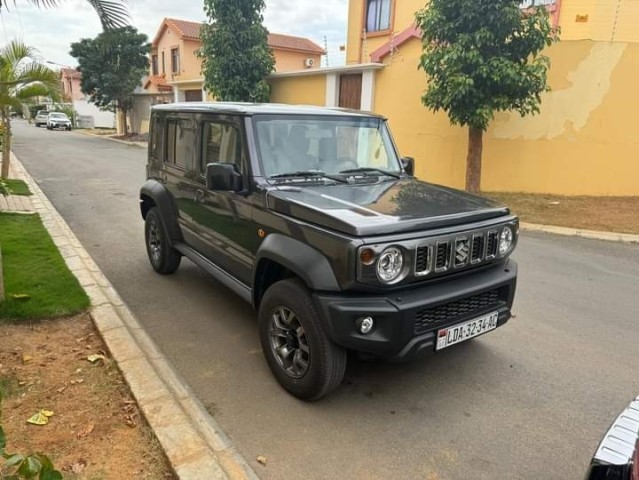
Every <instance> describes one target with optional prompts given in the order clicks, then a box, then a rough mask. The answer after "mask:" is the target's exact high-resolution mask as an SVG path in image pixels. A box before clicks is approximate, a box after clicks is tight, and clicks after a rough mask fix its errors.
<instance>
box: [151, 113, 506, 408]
mask: <svg viewBox="0 0 639 480" xmlns="http://www.w3.org/2000/svg"><path fill="white" fill-rule="evenodd" d="M147 177H148V180H147V182H146V184H145V185H144V186H143V187H142V190H141V192H140V201H141V210H142V217H143V218H144V219H145V234H146V246H147V251H148V256H149V260H150V262H151V265H152V266H153V268H154V269H155V270H156V271H157V272H158V273H161V274H170V273H172V272H174V271H175V270H176V269H177V268H178V266H179V264H180V260H181V257H182V256H185V257H187V258H189V259H190V260H191V261H193V262H194V263H196V264H197V265H199V266H200V267H202V268H203V269H204V270H206V271H207V272H209V273H210V274H211V275H213V276H214V277H215V278H217V279H218V280H219V281H220V282H221V283H223V284H224V285H226V286H227V287H228V288H229V289H231V290H233V291H234V292H235V293H237V294H238V295H240V296H241V297H242V298H244V299H245V300H246V301H247V302H249V303H251V304H252V305H253V306H254V308H255V309H256V310H257V312H258V328H259V334H260V340H261V343H262V348H263V351H264V355H265V357H266V360H267V362H268V365H269V367H270V368H271V370H272V372H273V374H274V376H275V378H276V379H277V380H278V381H279V382H280V384H281V385H282V386H283V387H284V388H285V389H286V390H287V391H289V392H290V393H291V394H293V395H295V396H297V397H299V398H302V399H305V400H315V399H318V398H320V397H322V396H324V395H326V394H327V393H329V392H330V391H331V390H333V389H334V388H336V387H337V386H338V385H339V384H340V382H341V381H342V379H343V376H344V372H345V368H346V358H347V357H346V352H347V350H352V351H356V352H362V353H365V354H371V355H375V356H381V357H387V358H392V359H405V358H412V357H415V356H417V355H421V354H426V353H434V352H437V351H440V350H442V349H444V348H447V347H450V346H453V345H456V344H458V343H460V342H463V341H465V340H468V339H471V338H474V337H476V336H478V335H481V334H484V333H486V332H489V331H491V330H493V329H495V328H497V327H499V326H501V325H503V324H504V323H506V321H507V320H508V319H509V318H510V316H511V313H510V311H511V306H512V303H513V297H514V294H515V283H516V276H517V265H516V264H515V262H514V261H512V260H510V259H509V256H510V254H511V253H512V251H513V249H514V248H515V245H516V242H517V234H518V220H517V217H515V216H513V215H512V214H511V213H510V212H509V210H508V209H507V208H505V207H502V206H499V205H496V204H495V203H494V202H492V201H490V200H487V199H485V198H481V197H477V196H473V195H469V194H466V193H464V192H460V191H456V190H453V189H450V188H446V187H443V186H439V185H433V184H429V183H425V182H422V181H419V180H417V179H416V178H414V177H413V160H412V159H411V158H400V157H399V155H398V153H397V148H396V146H395V144H394V143H393V140H392V137H391V134H390V131H389V129H388V127H387V124H386V121H385V119H384V118H382V117H379V116H376V115H372V114H368V113H363V112H358V111H348V110H334V109H326V108H318V107H296V106H285V105H268V104H265V105H251V104H231V103H184V104H172V105H158V106H155V107H153V110H152V115H151V131H150V136H149V159H148V166H147Z"/></svg>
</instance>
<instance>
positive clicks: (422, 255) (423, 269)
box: [415, 246, 432, 275]
mask: <svg viewBox="0 0 639 480" xmlns="http://www.w3.org/2000/svg"><path fill="white" fill-rule="evenodd" d="M431 260H432V259H431V253H430V247H429V246H423V247H418V248H417V253H416V254H415V275H426V274H427V273H429V272H430V269H431V267H430V264H431Z"/></svg>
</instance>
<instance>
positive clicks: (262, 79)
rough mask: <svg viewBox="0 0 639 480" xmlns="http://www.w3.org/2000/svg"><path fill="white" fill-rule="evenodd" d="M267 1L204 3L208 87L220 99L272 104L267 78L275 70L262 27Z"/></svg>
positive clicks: (215, 0) (211, 0) (204, 66)
mask: <svg viewBox="0 0 639 480" xmlns="http://www.w3.org/2000/svg"><path fill="white" fill-rule="evenodd" d="M263 10H264V0H204V11H205V13H206V15H207V17H208V22H207V23H206V24H204V25H203V26H202V29H201V30H200V36H201V38H202V47H201V49H200V52H199V55H200V57H201V58H202V59H203V62H202V71H203V73H204V86H205V87H206V89H207V90H208V91H210V92H211V93H212V94H213V95H214V96H215V97H216V98H217V99H219V100H223V101H236V102H268V100H269V96H270V89H269V85H268V83H267V81H266V77H267V76H268V75H270V74H271V73H272V72H273V70H274V69H275V58H274V57H273V53H272V52H271V49H270V48H269V46H268V31H267V30H266V28H265V27H264V25H263V24H262V22H263V20H264V18H263V16H262V11H263Z"/></svg>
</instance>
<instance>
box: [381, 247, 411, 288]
mask: <svg viewBox="0 0 639 480" xmlns="http://www.w3.org/2000/svg"><path fill="white" fill-rule="evenodd" d="M405 263H406V262H405V260H404V253H403V252H402V251H401V249H399V248H398V247H388V248H386V249H385V250H384V251H383V252H382V253H381V254H380V255H379V257H378V258H377V263H376V265H375V270H376V272H377V278H378V279H379V281H380V282H382V283H384V284H386V285H390V284H392V283H397V282H399V281H401V280H403V278H404V277H405V276H406V269H405V268H404V265H405Z"/></svg>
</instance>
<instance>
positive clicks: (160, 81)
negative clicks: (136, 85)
mask: <svg viewBox="0 0 639 480" xmlns="http://www.w3.org/2000/svg"><path fill="white" fill-rule="evenodd" d="M149 85H155V86H156V87H158V90H173V87H171V85H169V84H168V83H166V76H165V75H164V74H161V75H150V76H149V77H147V79H146V81H145V82H144V88H149Z"/></svg>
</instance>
